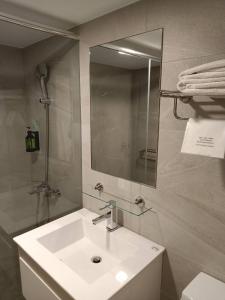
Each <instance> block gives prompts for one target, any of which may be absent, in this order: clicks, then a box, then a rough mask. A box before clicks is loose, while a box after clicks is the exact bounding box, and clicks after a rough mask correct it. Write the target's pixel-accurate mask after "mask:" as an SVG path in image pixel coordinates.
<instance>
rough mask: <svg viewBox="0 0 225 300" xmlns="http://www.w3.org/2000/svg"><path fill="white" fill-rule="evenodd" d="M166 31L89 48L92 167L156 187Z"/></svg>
mask: <svg viewBox="0 0 225 300" xmlns="http://www.w3.org/2000/svg"><path fill="white" fill-rule="evenodd" d="M162 36H163V31H162V29H157V30H154V31H151V32H146V33H143V34H139V35H135V36H131V37H128V38H125V39H122V40H117V41H113V42H110V43H107V44H103V45H99V46H95V47H92V48H90V95H91V156H92V157H91V158H92V159H91V167H92V169H94V170H96V171H99V172H103V173H106V174H110V175H113V176H116V177H120V178H124V179H127V180H131V181H135V182H139V183H144V184H146V185H150V186H153V187H155V186H156V177H157V176H156V175H157V174H156V173H157V152H158V129H159V99H160V77H161V59H162Z"/></svg>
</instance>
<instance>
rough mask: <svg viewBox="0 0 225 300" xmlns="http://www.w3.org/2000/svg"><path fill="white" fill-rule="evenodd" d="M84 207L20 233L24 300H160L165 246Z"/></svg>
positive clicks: (18, 242) (17, 239) (17, 241)
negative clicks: (108, 223)
mask: <svg viewBox="0 0 225 300" xmlns="http://www.w3.org/2000/svg"><path fill="white" fill-rule="evenodd" d="M96 217H97V215H96V214H95V213H92V212H90V211H89V210H87V209H81V210H79V211H77V212H74V213H71V214H69V215H67V216H65V217H63V218H60V219H58V220H56V221H53V222H51V223H48V224H46V225H44V226H41V227H39V228H37V229H34V230H32V231H29V232H27V233H25V234H22V235H20V236H18V237H16V238H14V241H15V242H16V243H17V245H18V248H19V259H20V272H21V279H22V290H23V295H24V297H25V298H26V300H40V299H44V300H56V299H62V300H71V299H75V300H106V299H111V300H126V299H127V300H128V299H129V300H137V299H141V300H149V299H151V300H159V299H160V285H161V269H162V254H163V251H164V248H163V247H162V246H160V245H158V244H156V243H154V242H152V241H149V240H147V239H145V238H143V237H141V236H139V235H137V234H135V233H133V232H132V231H130V230H128V229H126V228H124V227H121V228H119V229H118V230H116V231H114V232H108V231H107V230H106V228H105V226H106V221H104V222H101V223H99V224H97V225H93V224H92V219H94V218H96Z"/></svg>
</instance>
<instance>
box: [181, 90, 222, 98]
mask: <svg viewBox="0 0 225 300" xmlns="http://www.w3.org/2000/svg"><path fill="white" fill-rule="evenodd" d="M182 93H183V94H185V95H189V96H200V95H201V96H224V98H225V89H219V88H218V89H184V90H182Z"/></svg>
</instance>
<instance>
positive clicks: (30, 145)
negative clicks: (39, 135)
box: [25, 127, 36, 152]
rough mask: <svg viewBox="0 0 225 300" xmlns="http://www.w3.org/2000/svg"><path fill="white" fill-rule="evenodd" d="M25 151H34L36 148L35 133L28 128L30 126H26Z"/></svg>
mask: <svg viewBox="0 0 225 300" xmlns="http://www.w3.org/2000/svg"><path fill="white" fill-rule="evenodd" d="M25 144H26V152H34V151H35V150H36V145H35V144H36V143H35V135H34V134H33V132H32V131H31V130H30V127H27V136H26V138H25Z"/></svg>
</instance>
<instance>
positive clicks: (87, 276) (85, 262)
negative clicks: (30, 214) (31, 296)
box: [38, 219, 138, 283]
mask: <svg viewBox="0 0 225 300" xmlns="http://www.w3.org/2000/svg"><path fill="white" fill-rule="evenodd" d="M38 241H39V242H40V243H41V244H42V245H43V246H44V247H45V248H47V249H48V250H49V251H51V252H52V253H54V255H55V256H56V257H57V258H58V259H59V260H60V261H62V262H63V263H64V264H66V265H67V266H68V267H69V268H71V269H72V270H73V271H74V272H76V273H77V274H78V275H79V276H80V277H81V278H82V279H84V280H85V281H86V282H88V283H92V282H94V281H96V280H98V279H99V278H100V277H101V276H103V275H104V274H105V273H107V272H110V271H111V270H112V269H113V268H114V267H115V266H116V265H119V264H121V263H122V262H123V261H125V260H126V259H127V258H129V257H131V256H134V255H135V252H136V251H137V250H138V248H137V246H135V245H133V244H130V243H129V242H124V241H122V240H120V239H119V238H115V237H114V235H113V234H110V233H108V232H107V231H106V230H102V228H98V227H96V226H94V225H93V224H90V222H88V221H87V220H85V219H79V220H77V221H74V222H72V223H70V224H68V225H65V226H63V227H61V228H59V229H57V230H55V231H53V232H51V233H49V234H46V235H44V236H43V237H41V238H39V239H38ZM94 257H99V258H100V259H101V261H100V262H99V263H94V262H93V261H92V260H93V258H94Z"/></svg>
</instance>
